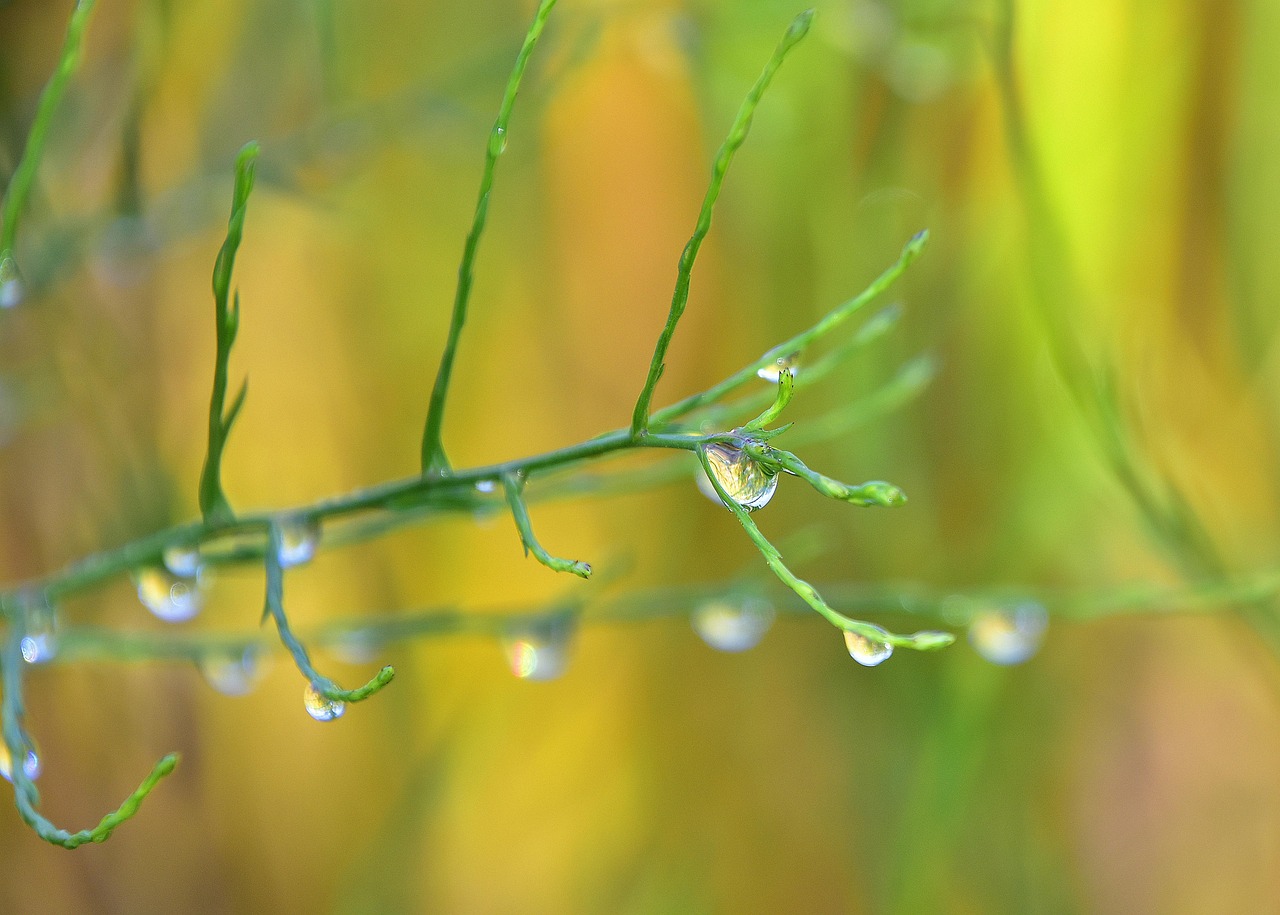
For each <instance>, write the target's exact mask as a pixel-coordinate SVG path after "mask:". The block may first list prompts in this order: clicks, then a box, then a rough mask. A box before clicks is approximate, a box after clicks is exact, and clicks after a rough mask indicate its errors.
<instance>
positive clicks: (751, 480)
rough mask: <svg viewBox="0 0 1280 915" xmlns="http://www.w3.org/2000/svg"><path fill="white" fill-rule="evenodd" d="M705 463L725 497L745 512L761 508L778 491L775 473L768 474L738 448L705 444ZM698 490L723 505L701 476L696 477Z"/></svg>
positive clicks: (711, 486)
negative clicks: (709, 467)
mask: <svg viewBox="0 0 1280 915" xmlns="http://www.w3.org/2000/svg"><path fill="white" fill-rule="evenodd" d="M706 447H707V463H708V464H710V465H711V472H712V473H714V474H715V475H716V480H717V481H718V482H719V483H720V485H721V486H722V487H724V491H725V492H726V493H728V495H729V498H731V499H733V501H735V502H737V503H738V504H739V505H741V506H742V507H743V508H745V509H746V510H747V511H749V512H753V511H756V510H757V509H761V508H764V507H765V506H766V505H768V504H769V500H770V499H772V498H773V494H774V492H775V491H776V490H777V488H778V474H776V473H769V471H767V470H765V469H764V467H762V466H761V465H760V463H759V462H758V461H755V460H752V459H751V458H750V457H748V456H747V455H746V454H744V453H743V452H742V451H741V450H740V449H738V448H734V447H732V446H730V445H722V444H719V443H715V444H711V445H707V446H706ZM698 488H699V489H700V490H702V493H703V495H705V496H706V497H707V498H708V499H710V500H711V501H713V502H715V503H717V504H723V503H721V501H720V494H719V493H718V492H716V488H715V486H713V485H712V484H711V481H710V480H708V479H707V476H706V474H705V473H699V474H698Z"/></svg>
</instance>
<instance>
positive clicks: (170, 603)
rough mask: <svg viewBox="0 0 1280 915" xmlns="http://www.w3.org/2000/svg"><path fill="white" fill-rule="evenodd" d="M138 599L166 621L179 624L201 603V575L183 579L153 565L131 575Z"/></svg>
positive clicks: (191, 615) (202, 595)
mask: <svg viewBox="0 0 1280 915" xmlns="http://www.w3.org/2000/svg"><path fill="white" fill-rule="evenodd" d="M133 583H134V585H135V586H136V587H137V589H138V600H140V601H142V605H143V606H144V607H146V608H147V609H148V610H150V611H151V612H152V613H153V614H155V616H156V618H157V619H161V620H164V621H165V622H166V623H182V622H186V621H187V620H189V619H191V618H192V617H194V616H195V615H196V614H197V613H199V612H200V608H201V606H203V604H204V594H203V593H202V591H201V584H200V578H199V577H196V578H183V577H181V576H178V575H174V574H173V573H172V572H170V571H169V570H168V569H165V568H161V567H160V566H152V567H150V568H146V569H140V570H138V571H137V572H135V573H134V574H133Z"/></svg>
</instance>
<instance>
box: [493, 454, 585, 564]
mask: <svg viewBox="0 0 1280 915" xmlns="http://www.w3.org/2000/svg"><path fill="white" fill-rule="evenodd" d="M523 488H524V482H523V481H522V480H521V479H520V477H519V476H517V475H516V474H514V473H507V474H503V476H502V489H503V491H504V492H505V493H506V496H507V506H508V507H509V508H510V509H511V517H513V518H514V519H515V522H516V529H517V530H518V531H519V532H520V542H521V543H522V544H523V545H524V552H525V555H526V556H527V555H528V554H529V553H533V558H534V559H536V560H538V562H540V563H542V564H543V565H544V566H546V567H547V568H548V569H551V571H553V572H569V573H570V574H573V575H577V576H578V577H579V578H590V577H591V566H590V565H589V564H588V563H585V562H581V561H579V560H576V559H561V558H560V557H558V556H552V555H551V554H550V553H548V552H547V551H546V550H545V549H543V547H542V544H540V543H538V538H537V537H535V536H534V535H533V522H531V521H530V520H529V509H528V507H527V506H526V505H525V504H524V495H523V494H522V493H521V490H522V489H523Z"/></svg>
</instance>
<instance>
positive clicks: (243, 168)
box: [200, 143, 258, 522]
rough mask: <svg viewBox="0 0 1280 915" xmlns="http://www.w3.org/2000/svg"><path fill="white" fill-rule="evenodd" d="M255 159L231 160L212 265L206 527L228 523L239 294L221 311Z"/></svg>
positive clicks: (250, 148) (248, 152)
mask: <svg viewBox="0 0 1280 915" xmlns="http://www.w3.org/2000/svg"><path fill="white" fill-rule="evenodd" d="M257 158H258V144H257V143H248V144H246V145H245V146H244V148H243V149H241V150H240V154H239V155H238V156H237V157H236V181H235V188H234V190H233V191H232V195H231V218H230V220H229V221H228V223H227V238H226V241H224V242H223V243H222V248H221V249H220V250H219V251H218V258H217V260H216V261H215V262H214V265H213V303H214V320H215V327H216V329H217V355H216V358H215V360H214V364H213V394H212V396H211V397H210V399H209V450H208V452H207V453H206V455H205V459H204V468H203V470H201V472H200V513H201V514H202V515H204V519H205V521H206V522H210V521H226V520H229V519H231V518H232V517H233V512H232V511H231V505H230V503H228V502H227V497H226V494H225V493H224V492H223V491H222V450H223V448H225V447H226V444H227V436H228V435H230V434H231V426H232V424H233V423H235V421H236V417H237V416H239V415H240V408H241V407H242V406H244V398H245V394H246V393H248V390H249V383H248V381H247V380H246V381H245V382H244V383H242V384H241V385H240V393H238V394H237V395H236V398H235V400H234V401H232V403H231V409H230V410H226V412H225V413H224V412H223V411H224V408H225V403H226V396H227V363H228V361H229V360H230V358H231V347H232V345H233V344H234V343H235V342H236V334H237V332H238V331H239V330H240V293H239V292H237V293H236V294H235V305H234V307H232V308H228V307H227V300H228V296H229V295H230V292H231V274H232V271H233V270H234V269H235V263H236V251H238V250H239V248H240V239H241V238H242V237H243V235H244V218H245V213H246V211H247V208H248V205H249V195H250V194H251V193H252V192H253V166H254V161H255V160H256V159H257Z"/></svg>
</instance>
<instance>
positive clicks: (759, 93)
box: [631, 10, 813, 435]
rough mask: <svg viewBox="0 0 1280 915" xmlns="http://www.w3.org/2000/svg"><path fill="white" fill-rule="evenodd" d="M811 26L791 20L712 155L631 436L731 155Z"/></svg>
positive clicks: (680, 308)
mask: <svg viewBox="0 0 1280 915" xmlns="http://www.w3.org/2000/svg"><path fill="white" fill-rule="evenodd" d="M812 22H813V10H805V11H804V12H803V13H801V14H800V15H799V16H797V17H796V18H795V19H794V20H792V22H791V25H790V26H789V27H788V28H787V31H786V34H785V35H783V36H782V41H781V42H779V43H778V47H777V49H776V50H774V52H773V56H772V57H770V58H769V62H768V63H766V64H765V67H764V71H763V72H762V73H761V74H760V76H759V78H758V79H757V80H756V82H755V85H753V86H752V87H751V90H750V91H749V92H748V93H747V97H746V98H745V99H744V100H743V102H742V106H741V107H740V108H739V109H738V115H737V117H735V118H734V120H733V126H732V127H730V128H729V134H728V136H727V137H725V140H724V143H723V144H721V146H720V151H719V152H718V153H717V154H716V159H715V163H714V164H713V165H712V167H711V182H710V184H708V185H707V193H706V195H705V196H704V197H703V198H702V209H701V210H700V211H699V212H698V221H697V224H696V225H695V226H694V230H693V235H692V236H691V237H690V238H689V241H688V243H687V244H686V245H685V246H684V251H683V252H681V254H680V263H679V265H678V267H677V269H676V288H675V292H674V293H673V294H672V296H671V309H670V311H669V312H668V313H667V323H666V324H665V325H664V326H663V328H662V333H661V334H660V335H659V336H658V344H657V346H655V347H654V350H653V358H652V360H651V361H650V363H649V374H648V377H646V378H645V382H644V387H643V388H641V389H640V396H639V397H638V398H637V399H636V406H635V410H634V411H633V412H632V414H631V433H632V434H633V435H642V434H643V433H644V432H645V431H646V430H647V429H648V428H649V405H650V403H651V402H652V400H653V392H654V390H655V389H656V388H657V387H658V380H659V379H660V378H661V377H662V371H663V368H664V367H665V362H666V358H667V349H668V348H669V347H670V346H671V338H672V337H674V336H675V332H676V325H678V324H679V323H680V318H681V316H682V315H684V311H685V307H686V306H687V305H688V304H689V284H690V282H691V280H692V276H693V265H694V262H695V261H696V260H697V259H698V251H699V250H700V249H701V247H702V241H703V239H704V238H706V237H707V233H708V232H709V231H711V214H712V210H713V209H714V208H715V204H716V199H717V198H718V197H719V196H720V188H721V187H722V186H723V185H724V178H725V174H726V173H727V172H728V171H729V165H730V163H732V162H733V156H734V154H735V153H736V152H737V151H738V148H739V147H740V146H742V144H743V142H744V141H745V140H746V139H747V133H748V131H750V129H751V120H752V118H753V117H754V116H755V112H756V107H757V106H758V105H759V104H760V99H761V98H762V97H763V96H764V92H765V90H766V89H767V88H769V83H770V82H771V81H772V80H773V75H774V74H775V73H777V72H778V68H779V67H781V66H782V61H783V60H785V59H786V56H787V53H788V52H789V51H790V50H791V49H792V48H793V47H795V45H796V44H797V43H798V42H799V41H800V39H802V38H804V36H805V35H806V34H807V33H808V31H809V25H810V23H812Z"/></svg>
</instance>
